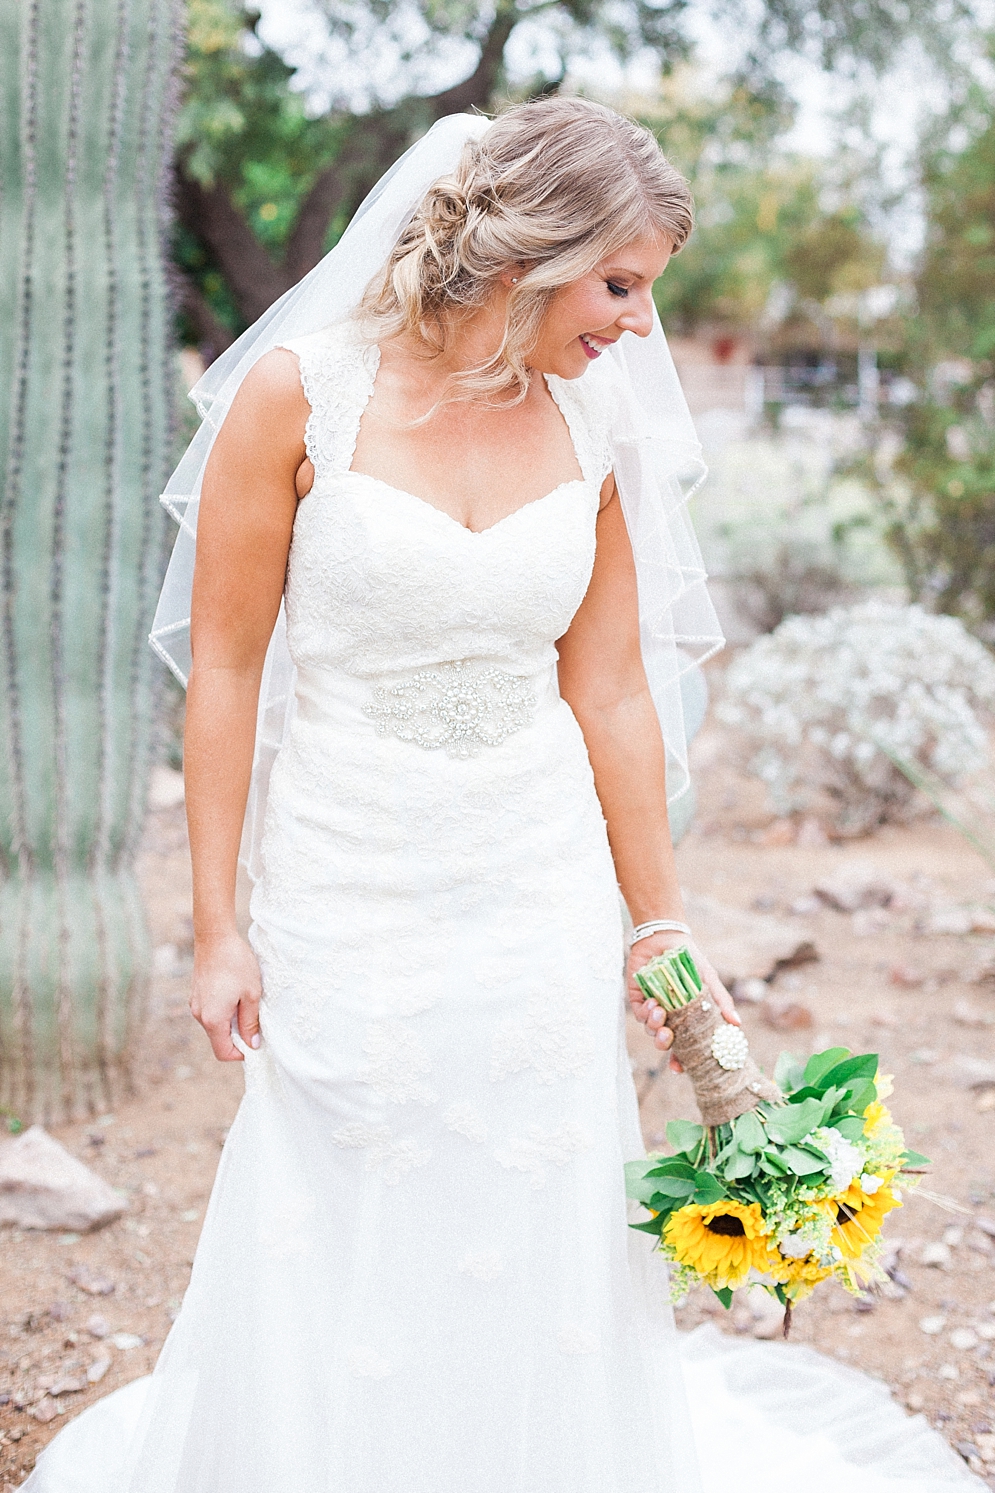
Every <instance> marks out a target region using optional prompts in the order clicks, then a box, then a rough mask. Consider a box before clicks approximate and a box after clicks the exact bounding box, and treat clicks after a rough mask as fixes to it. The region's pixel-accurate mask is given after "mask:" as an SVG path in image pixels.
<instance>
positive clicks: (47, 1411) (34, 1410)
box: [28, 1395, 59, 1426]
mask: <svg viewBox="0 0 995 1493" xmlns="http://www.w3.org/2000/svg"><path fill="white" fill-rule="evenodd" d="M58 1413H59V1407H58V1405H57V1404H56V1403H55V1401H54V1400H53V1399H52V1398H51V1397H50V1396H49V1395H44V1396H43V1397H42V1399H40V1400H39V1401H38V1403H37V1404H35V1405H32V1406H31V1409H30V1410H29V1411H28V1414H29V1415H30V1416H33V1418H34V1419H35V1420H40V1421H41V1423H42V1425H43V1426H46V1425H48V1423H49V1421H50V1420H54V1419H55V1417H56V1416H57V1415H58Z"/></svg>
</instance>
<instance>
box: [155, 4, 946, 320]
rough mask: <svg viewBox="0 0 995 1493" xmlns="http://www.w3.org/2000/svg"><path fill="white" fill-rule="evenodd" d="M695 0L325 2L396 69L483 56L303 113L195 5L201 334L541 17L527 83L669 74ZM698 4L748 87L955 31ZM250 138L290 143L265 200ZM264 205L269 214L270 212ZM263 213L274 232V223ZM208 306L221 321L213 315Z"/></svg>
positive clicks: (285, 283) (467, 96) (180, 176)
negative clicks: (785, 57)
mask: <svg viewBox="0 0 995 1493" xmlns="http://www.w3.org/2000/svg"><path fill="white" fill-rule="evenodd" d="M232 3H233V4H234V3H236V0H232ZM693 3H695V0H657V3H653V4H651V3H648V0H620V3H619V0H496V3H491V4H489V5H486V6H484V5H481V4H472V3H469V0H412V3H411V4H410V5H406V6H405V7H403V8H402V7H398V6H396V5H393V4H391V3H390V0H325V3H324V11H325V15H326V18H327V23H328V30H329V36H330V37H331V38H333V39H335V40H336V41H337V42H338V43H339V45H340V46H342V47H343V48H345V49H351V52H352V54H353V56H355V57H361V58H364V59H366V60H367V61H370V60H371V59H377V58H379V57H380V56H382V54H383V53H384V52H385V51H390V50H392V49H393V51H394V52H395V53H396V55H397V57H398V58H399V59H400V64H401V65H400V74H401V76H402V79H403V78H405V77H410V73H411V69H412V68H415V67H416V65H417V66H419V67H420V68H421V70H422V73H423V75H424V73H425V72H426V65H427V64H428V63H433V62H434V63H435V64H436V65H437V66H441V65H443V63H445V62H446V61H447V58H449V59H451V57H452V54H453V53H454V51H458V52H459V54H460V55H462V54H463V53H464V52H469V53H471V54H472V55H473V56H474V57H475V62H474V64H473V66H472V67H470V68H469V70H468V71H467V73H466V75H465V76H464V77H463V78H462V80H461V81H459V82H457V83H456V84H454V85H453V86H452V87H449V88H445V89H442V90H440V91H438V92H435V93H420V92H417V91H410V92H405V91H404V89H403V87H402V90H401V93H400V96H398V97H396V98H391V97H386V98H381V97H378V96H375V95H372V94H371V96H370V97H369V99H368V101H367V102H368V106H367V107H365V108H364V110H363V111H362V112H359V113H353V112H350V111H349V110H348V109H347V108H346V107H344V106H333V108H332V109H331V110H330V112H329V113H328V115H327V116H325V117H324V118H323V119H321V120H309V119H307V118H306V115H305V114H304V111H303V109H302V108H301V105H300V103H299V101H298V102H296V103H290V102H288V99H289V98H292V97H293V95H292V94H291V92H290V90H289V89H288V88H287V87H286V83H287V82H288V81H289V77H288V76H287V74H286V72H284V75H283V76H282V78H281V74H280V69H281V68H284V64H282V63H281V61H280V59H279V58H276V57H275V54H273V53H272V52H271V51H269V50H268V49H267V48H265V47H263V46H262V45H261V44H260V43H259V42H258V39H257V38H255V23H256V20H257V19H258V18H257V17H256V16H255V15H254V14H253V13H252V12H249V11H245V10H231V9H229V8H228V0H192V3H191V16H192V28H191V38H192V44H191V51H190V55H189V61H188V86H189V90H190V91H189V94H188V102H187V106H186V109H185V114H184V123H183V127H182V128H181V146H180V151H179V156H178V163H177V210H178V214H179V218H180V221H181V224H182V226H183V230H184V232H185V234H186V236H187V237H186V239H185V249H184V245H183V244H181V255H180V257H181V260H182V259H183V254H184V252H185V254H186V260H185V262H186V264H187V265H188V268H190V269H191V270H192V271H193V273H194V276H195V278H196V279H197V282H198V288H199V291H200V293H201V294H200V301H199V302H198V303H196V304H195V300H194V298H193V297H192V296H191V297H190V298H189V300H188V309H191V311H192V312H193V311H196V315H192V321H194V322H196V324H197V326H198V328H199V329H200V331H201V332H203V333H204V334H205V335H204V338H203V340H205V341H206V342H208V344H209V345H210V346H212V347H214V346H216V343H217V341H218V340H219V339H220V338H223V337H224V336H230V335H231V334H232V332H234V331H236V330H238V329H240V327H241V326H244V325H245V324H246V323H248V322H250V321H252V320H254V319H255V317H256V316H258V315H259V314H260V312H261V311H262V310H264V309H265V307H266V306H268V305H270V304H271V303H272V301H273V300H275V299H276V297H277V296H278V295H280V294H282V292H283V291H284V290H286V289H287V288H288V287H289V286H290V285H292V284H294V283H295V282H296V281H297V280H298V279H299V278H300V277H301V276H302V275H303V274H305V273H306V272H307V271H308V270H309V269H311V268H312V267H313V265H315V264H316V263H317V261H318V259H319V258H320V257H321V255H322V253H323V252H324V250H325V248H326V247H327V246H328V243H329V241H330V239H332V240H333V239H334V237H335V235H336V234H337V233H338V232H341V229H342V228H343V227H344V226H345V224H346V223H347V222H348V221H349V218H350V217H351V215H352V213H353V212H354V211H355V208H356V206H357V205H358V203H359V202H360V200H361V199H362V198H363V196H365V194H366V192H367V191H368V190H369V189H370V187H371V186H372V185H373V183H374V182H375V181H376V180H377V178H378V177H379V176H380V175H382V173H383V172H384V171H385V170H386V169H387V167H388V166H389V165H390V164H391V163H392V162H393V161H394V160H395V159H396V157H397V155H398V154H399V153H400V152H401V151H402V150H403V149H404V148H405V147H406V146H407V145H408V144H409V143H410V142H411V141H412V140H413V139H414V138H416V137H417V136H418V135H419V134H420V133H422V132H424V130H426V129H427V128H428V127H429V126H430V125H431V124H432V123H433V122H434V121H435V120H436V119H439V118H441V117H442V116H443V115H445V114H450V113H453V112H455V111H458V110H470V109H474V108H486V107H487V106H488V104H489V103H490V102H491V101H492V99H493V98H494V97H495V95H496V94H498V93H499V92H500V90H501V89H503V88H506V87H507V77H506V72H505V58H506V51H507V48H508V44H509V42H510V41H511V40H512V38H513V37H514V36H515V35H516V33H518V34H519V36H521V37H526V36H527V35H528V34H529V32H530V31H531V33H532V35H533V37H534V36H535V34H536V28H537V26H542V27H544V28H545V37H546V39H547V41H548V43H549V45H548V46H547V47H546V49H545V50H546V52H547V53H548V54H549V55H550V59H551V60H550V61H549V62H547V64H546V65H545V66H542V67H540V68H539V70H538V71H537V73H536V75H535V76H534V77H533V78H532V79H531V81H530V82H528V83H527V85H526V91H527V92H533V93H534V92H541V91H543V90H549V89H555V88H557V87H559V86H560V84H561V83H562V82H563V80H564V78H565V77H566V75H567V72H568V69H569V67H570V65H571V63H572V62H573V61H574V60H575V59H576V58H578V57H579V56H580V55H582V54H583V53H584V52H585V51H591V50H592V49H597V48H599V47H600V48H602V49H603V48H605V47H609V48H611V49H612V50H614V52H615V53H616V54H618V55H619V56H620V57H628V56H632V55H633V54H635V53H636V52H639V51H647V50H648V51H649V52H650V53H652V54H653V55H655V56H656V58H657V59H658V60H659V63H660V66H661V67H662V68H663V69H664V71H668V70H670V69H671V68H673V66H674V65H675V64H676V63H677V62H679V61H681V60H682V59H684V58H686V57H687V56H688V55H689V53H690V50H691V44H690V41H689V29H688V21H689V15H690V11H691V9H692V5H693ZM697 3H698V4H699V6H704V7H707V8H708V9H710V10H711V11H712V12H713V14H717V15H719V16H720V17H722V18H723V19H725V20H729V21H733V22H734V24H735V26H736V32H737V34H738V35H739V36H741V37H742V39H743V57H742V68H741V78H740V82H741V84H742V86H743V87H744V89H745V90H746V93H747V94H748V95H750V96H751V97H753V98H764V97H770V96H772V95H776V93H777V85H776V83H775V82H774V76H773V70H772V66H771V62H770V59H771V58H772V57H773V56H774V55H775V54H776V53H778V52H782V53H783V51H785V50H789V51H795V52H799V53H802V52H804V53H807V54H809V55H812V56H815V57H816V58H817V59H818V61H819V62H820V63H821V64H822V65H824V66H827V67H841V66H847V65H850V66H851V67H857V66H859V65H866V66H870V67H872V68H881V67H884V66H886V65H887V64H888V62H889V61H890V60H891V58H892V57H893V55H894V52H895V50H896V48H897V47H898V46H899V45H900V44H901V43H902V42H903V41H904V40H906V39H908V38H909V37H918V38H919V39H920V40H921V41H922V42H923V43H924V44H926V45H927V46H928V47H930V48H931V49H932V50H933V52H934V54H936V55H940V54H941V53H942V50H943V46H944V44H945V43H946V42H948V40H949V37H948V33H947V31H946V29H945V26H944V24H943V23H942V22H941V21H938V20H937V17H936V14H935V11H936V7H935V5H934V4H932V0H906V3H905V4H903V5H902V6H901V7H896V6H895V5H894V4H892V3H891V0H866V3H864V4H861V5H860V6H855V5H851V4H846V3H841V0H817V3H816V4H815V5H814V6H813V5H812V4H811V3H809V0H764V3H763V4H762V5H760V6H758V7H757V9H756V12H750V15H749V16H748V15H747V14H746V13H745V12H744V10H743V7H742V6H741V5H739V4H738V3H733V0H697ZM751 17H753V19H751ZM246 28H247V30H248V35H249V44H248V45H247V42H246ZM751 28H752V29H751ZM554 59H555V60H554ZM406 69H407V72H406ZM428 70H429V71H430V69H428ZM369 71H370V72H371V73H372V71H373V69H372V67H371V68H370V69H369ZM395 91H396V90H395ZM198 120H199V121H201V122H202V123H203V122H205V121H208V122H210V127H211V131H212V133H211V142H210V149H209V150H208V151H205V150H204V149H203V148H202V144H203V132H202V130H201V126H200V124H198ZM253 131H257V133H256V135H255V136H253V134H252V132H253ZM259 131H261V133H258V132H259ZM285 131H286V132H288V133H283V132H285ZM253 138H254V139H255V140H256V141H257V142H258V144H259V145H263V144H265V143H266V142H268V145H269V147H272V146H273V145H274V142H275V141H276V140H277V139H280V140H281V141H283V142H284V144H281V146H280V148H279V150H277V152H276V154H277V156H279V158H280V160H281V162H282V168H283V178H282V186H283V188H284V189H285V190H284V191H283V192H282V194H281V193H278V192H275V191H273V192H271V193H270V195H268V196H266V197H265V198H264V199H263V200H262V201H260V200H259V198H258V195H257V194H256V193H255V191H254V187H255V186H257V185H258V173H257V175H256V177H255V178H253V172H252V170H251V169H250V167H251V166H252V165H253V164H256V163H258V161H259V159H260V157H259V156H258V155H254V154H253V151H254V149H255V148H256V147H255V146H253V144H252V141H253ZM288 140H292V141H293V143H294V145H295V147H298V148H299V150H300V155H299V156H298V158H297V160H296V162H295V161H294V160H293V159H292V155H293V152H292V151H290V150H288V149H285V148H284V146H285V143H286V142H287V141H288ZM268 159H273V156H272V154H271V155H270V156H269V157H268ZM288 206H289V207H290V208H291V210H292V211H291V212H290V213H286V212H285V208H286V207H288ZM263 208H266V209H267V211H269V212H271V213H272V216H271V217H270V218H269V219H268V220H267V219H265V218H264V217H263V216H262V209H263ZM266 222H268V223H269V224H270V225H272V227H273V228H274V229H278V231H275V232H274V231H266V229H265V228H264V224H265V223H266ZM195 261H197V262H195ZM205 277H214V278H207V279H205ZM223 287H224V291H223ZM205 303H207V305H208V307H209V309H210V310H211V311H212V313H213V315H214V317H215V318H216V323H217V324H215V323H212V322H211V321H210V320H209V319H208V318H206V317H205V316H204V315H203V311H204V305H205ZM222 321H224V322H225V325H224V326H221V325H220V323H221V322H222ZM212 339H213V340H212Z"/></svg>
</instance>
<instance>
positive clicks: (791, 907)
mask: <svg viewBox="0 0 995 1493" xmlns="http://www.w3.org/2000/svg"><path fill="white" fill-rule="evenodd" d="M825 905H826V904H825V903H824V902H820V901H819V899H818V897H796V898H795V900H794V901H793V902H790V903H789V904H788V911H789V912H790V913H794V915H795V917H796V918H811V917H814V916H815V914H816V913H817V912H821V911H822V909H823V908H824V907H825Z"/></svg>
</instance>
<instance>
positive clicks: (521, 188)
mask: <svg viewBox="0 0 995 1493" xmlns="http://www.w3.org/2000/svg"><path fill="white" fill-rule="evenodd" d="M693 223H694V218H693V211H692V202H691V192H690V188H689V187H688V184H687V182H686V181H685V179H684V177H683V176H682V175H681V173H680V172H679V171H678V170H677V169H676V167H674V166H672V165H671V164H670V162H669V161H668V160H667V159H666V157H665V156H664V155H663V153H662V151H661V150H660V147H659V145H658V144H657V142H656V140H655V139H654V138H653V136H652V135H651V134H650V132H649V130H647V129H644V128H643V127H642V126H641V125H638V124H635V123H633V121H632V120H631V119H625V118H624V117H623V116H622V115H620V114H616V113H615V112H614V110H612V109H608V108H606V107H605V106H604V105H603V104H596V103H592V102H590V101H589V100H587V99H579V98H550V99H541V100H538V101H535V102H533V103H526V104H517V105H514V106H513V107H512V108H510V109H508V110H506V111H505V112H504V113H503V114H501V115H499V116H498V118H497V119H496V120H495V121H494V123H493V124H492V125H491V126H490V128H489V129H488V130H487V132H486V134H484V135H483V137H482V138H481V139H479V140H474V141H469V142H468V143H467V144H466V146H465V147H464V150H463V154H462V156H461V158H460V161H459V164H458V165H457V167H456V170H455V171H454V172H453V173H452V175H451V176H444V177H441V178H440V179H439V181H437V182H435V183H434V185H433V186H432V187H431V188H430V189H429V191H428V192H427V193H426V195H425V197H424V199H423V200H422V202H421V203H420V205H419V206H418V208H417V210H416V211H415V214H414V216H413V217H412V219H411V222H410V223H409V224H408V226H407V227H406V228H405V230H404V232H403V233H402V234H401V237H400V238H399V239H398V241H397V243H396V245H395V246H394V249H393V251H392V252H391V255H390V257H389V259H388V260H387V263H386V265H385V266H384V269H383V271H382V272H381V273H380V274H379V275H378V276H377V277H376V278H375V279H374V280H373V281H372V282H371V283H370V285H369V286H368V287H367V289H366V292H365V294H364V297H363V300H362V302H361V305H360V314H361V315H362V316H363V317H364V319H365V320H366V321H367V322H368V323H370V324H371V327H372V329H373V331H374V334H375V335H376V336H377V337H379V338H389V337H395V336H399V335H402V334H404V333H408V334H414V335H415V336H417V337H418V338H419V339H420V341H421V342H422V343H423V344H424V346H425V348H426V350H427V351H429V352H430V353H435V354H441V353H445V352H446V350H447V349H448V347H449V346H450V344H451V341H452V338H453V335H454V334H455V332H456V331H457V330H458V328H459V326H460V324H461V323H462V322H463V321H465V320H466V319H467V318H468V317H469V316H471V315H472V314H473V312H475V311H476V310H477V309H478V308H479V307H481V306H482V305H483V304H484V303H485V302H486V301H487V300H488V298H489V297H490V295H491V294H492V293H493V291H494V289H495V287H496V284H497V282H498V278H499V276H500V275H501V274H502V273H506V272H507V271H509V270H513V269H516V268H517V269H518V278H517V283H516V284H513V285H512V286H511V288H510V292H509V295H508V310H507V319H506V324H505V329H504V336H503V338H502V341H501V346H500V347H499V349H498V351H497V352H496V353H495V354H494V355H493V357H491V358H489V359H488V360H487V361H486V362H484V363H482V364H480V365H479V366H477V367H475V368H470V369H467V370H464V371H463V372H460V373H458V374H454V375H453V376H452V379H451V384H452V395H451V397H455V398H464V399H465V398H475V399H479V398H483V399H493V398H495V397H499V398H500V397H502V396H508V395H512V396H514V399H523V398H524V397H525V394H526V391H527V389H528V386H529V377H530V375H529V369H528V367H527V363H526V359H527V358H528V355H529V353H530V351H531V350H532V348H533V347H534V346H535V342H536V339H537V337H538V334H539V330H540V327H541V325H542V320H543V317H544V316H545V313H546V310H547V308H548V306H549V304H550V301H551V300H552V298H553V296H554V295H555V294H556V292H557V291H558V290H559V289H560V288H561V287H563V286H565V285H569V284H571V283H572V282H573V281H575V280H579V279H581V278H582V277H583V276H584V275H586V274H588V273H589V272H590V271H591V270H592V269H593V268H594V266H595V265H597V264H600V263H601V261H602V260H603V259H606V258H607V257H608V256H609V255H611V254H614V253H616V252H617V251H618V250H619V249H621V248H623V247H624V246H625V245H626V244H630V243H632V242H633V240H634V239H637V238H641V237H643V236H645V235H646V234H647V233H654V232H655V233H657V234H659V235H660V236H661V237H663V238H666V239H668V240H670V242H671V243H672V244H673V246H674V251H675V252H676V251H677V250H678V249H680V248H681V246H682V245H683V244H684V243H685V241H686V240H687V237H688V235H689V234H690V232H691V229H692V227H693ZM513 402H514V401H513Z"/></svg>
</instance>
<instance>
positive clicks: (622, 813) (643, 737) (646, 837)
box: [558, 477, 739, 1048]
mask: <svg viewBox="0 0 995 1493" xmlns="http://www.w3.org/2000/svg"><path fill="white" fill-rule="evenodd" d="M558 648H559V655H560V664H559V678H560V692H561V694H562V695H563V698H564V699H565V700H566V701H567V703H568V704H569V705H570V707H571V709H572V710H573V712H574V715H575V716H576V717H577V720H578V722H579V724H580V728H581V730H582V731H583V733H584V740H585V742H586V744H587V750H588V755H589V756H590V759H591V766H592V768H593V769H594V781H595V786H596V787H597V790H598V797H599V799H600V800H601V808H602V811H603V812H604V816H605V821H606V823H607V825H608V839H609V842H610V844H611V849H612V856H613V858H614V861H615V871H616V874H617V876H618V881H619V886H620V887H621V889H622V896H623V897H624V898H625V902H626V906H627V907H628V909H629V913H630V915H631V917H632V921H633V923H635V924H638V923H645V922H650V921H651V920H654V919H657V918H667V919H673V920H676V921H678V922H683V921H684V920H685V914H684V905H683V901H682V898H681V889H680V885H679V883H678V880H677V869H676V866H675V863H674V852H673V847H672V845H671V840H670V826H669V823H668V819H667V783H666V754H665V752H664V746H663V739H662V736H661V732H660V724H659V721H658V719H657V714H656V710H655V708H654V706H653V700H652V698H651V696H650V692H649V686H648V684H647V682H646V673H645V670H644V669H643V661H642V654H641V652H640V647H639V612H638V606H637V600H636V570H635V564H634V562H633V558H632V548H631V546H630V544H629V536H628V532H627V530H626V526H625V518H624V516H623V513H622V505H621V502H620V501H619V498H618V493H617V491H616V489H615V483H614V479H613V478H611V477H609V478H608V481H607V482H606V484H605V488H604V490H603V501H602V508H601V511H600V513H599V515H598V541H597V553H596V557H595V562H594V572H593V574H592V576H591V583H590V585H589V586H588V589H587V595H586V596H585V598H584V600H583V602H582V603H581V605H580V608H579V609H578V611H577V614H576V616H575V617H574V619H573V622H572V623H571V624H570V628H569V631H568V632H567V633H566V635H565V636H564V637H563V638H561V639H560V641H559V644H558ZM684 941H685V940H684V938H683V936H682V935H680V934H674V933H657V934H653V935H652V936H651V937H649V938H644V939H641V940H640V941H639V943H637V944H634V945H633V948H632V952H631V954H630V957H629V963H628V969H627V980H628V991H629V999H630V1001H631V1003H632V1009H633V1011H634V1012H635V1015H636V1016H637V1017H638V1019H639V1020H640V1021H642V1022H646V1021H647V1020H648V1022H649V1030H650V1031H655V1032H656V1037H655V1040H656V1044H657V1046H658V1047H660V1048H667V1047H669V1046H670V1044H671V1042H672V1040H673V1038H672V1035H671V1033H670V1031H669V1030H668V1029H667V1028H663V1027H662V1022H663V1017H664V1014H665V1013H664V1012H662V1011H661V1009H660V1008H659V1007H658V1006H657V1005H656V1004H655V1003H654V1002H647V1001H644V1000H643V998H642V995H641V994H640V992H639V989H638V987H637V986H636V985H635V983H634V980H633V974H634V972H635V970H637V969H640V968H641V967H642V966H643V965H644V964H646V963H647V961H648V960H650V959H651V958H653V956H654V955H656V954H659V953H662V952H663V950H664V949H667V948H673V947H674V946H675V945H677V944H679V943H683V942H684ZM695 956H696V959H697V962H698V965H699V968H700V969H701V972H702V975H703V977H704V978H705V980H706V982H707V983H708V985H709V986H710V988H711V990H712V992H713V994H714V996H715V1000H716V1004H717V1005H718V1006H719V1007H720V1008H721V1010H722V1013H723V1015H724V1016H725V1018H726V1020H727V1021H732V1022H735V1023H737V1024H738V1022H739V1017H738V1016H737V1015H736V1012H735V1009H734V1007H733V1004H732V1000H731V998H730V996H729V994H728V992H727V991H726V989H725V987H724V986H723V985H722V982H721V981H720V980H719V977H718V975H717V974H716V973H715V971H714V969H713V968H712V967H711V965H710V964H709V963H708V961H707V960H705V959H703V958H702V957H701V955H700V951H699V950H698V949H695Z"/></svg>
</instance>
